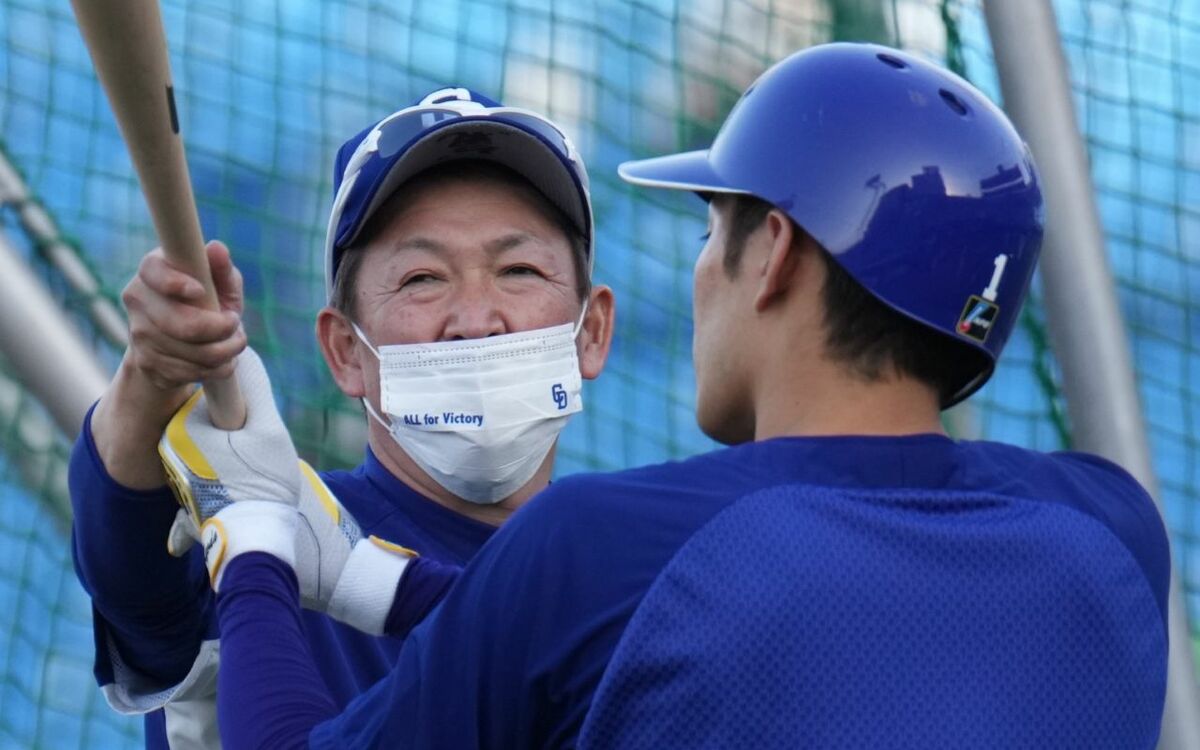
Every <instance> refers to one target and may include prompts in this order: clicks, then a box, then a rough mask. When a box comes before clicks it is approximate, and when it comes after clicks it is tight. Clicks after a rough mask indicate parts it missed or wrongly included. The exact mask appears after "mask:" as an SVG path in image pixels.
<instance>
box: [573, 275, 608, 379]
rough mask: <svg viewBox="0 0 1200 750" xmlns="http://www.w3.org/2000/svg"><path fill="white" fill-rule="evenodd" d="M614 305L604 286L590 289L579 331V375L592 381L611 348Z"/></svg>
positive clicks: (601, 367) (602, 365)
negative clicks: (585, 311)
mask: <svg viewBox="0 0 1200 750" xmlns="http://www.w3.org/2000/svg"><path fill="white" fill-rule="evenodd" d="M616 315H617V304H616V298H615V297H614V296H613V291H612V289H611V288H609V287H608V286H605V285H604V284H597V285H596V286H594V287H592V293H591V296H590V297H589V299H588V308H587V314H586V315H585V316H584V317H583V325H581V326H580V328H579V339H578V343H577V344H576V347H578V349H579V372H580V374H582V375H583V377H585V378H587V379H588V380H592V379H594V378H596V377H597V376H599V375H600V372H601V371H602V370H604V363H605V361H607V360H608V352H609V349H611V348H612V337H613V325H614V323H615V321H616Z"/></svg>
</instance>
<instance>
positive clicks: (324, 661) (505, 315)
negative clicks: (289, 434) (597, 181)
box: [70, 89, 613, 748]
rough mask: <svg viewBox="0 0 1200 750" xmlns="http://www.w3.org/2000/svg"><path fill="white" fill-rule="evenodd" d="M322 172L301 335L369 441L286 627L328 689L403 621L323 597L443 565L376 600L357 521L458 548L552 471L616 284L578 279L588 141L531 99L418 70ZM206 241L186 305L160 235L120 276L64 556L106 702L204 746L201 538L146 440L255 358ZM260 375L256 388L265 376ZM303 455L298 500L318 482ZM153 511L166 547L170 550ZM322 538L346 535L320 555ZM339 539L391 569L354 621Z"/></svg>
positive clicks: (588, 226)
mask: <svg viewBox="0 0 1200 750" xmlns="http://www.w3.org/2000/svg"><path fill="white" fill-rule="evenodd" d="M334 177H335V188H336V196H335V202H334V207H333V211H332V214H331V217H330V221H329V230H328V238H327V241H326V247H325V271H326V276H325V278H326V292H327V295H328V299H329V306H328V307H326V308H325V309H323V310H322V311H321V312H320V314H319V316H318V320H317V335H318V339H319V342H320V344H321V347H322V351H323V353H324V354H325V358H326V360H327V363H328V364H329V367H330V369H331V371H332V372H333V375H334V379H335V380H336V381H337V383H338V385H339V386H340V387H341V388H342V390H343V392H345V393H346V395H348V396H350V397H352V398H355V399H359V400H361V401H362V403H363V406H364V408H365V414H366V416H365V417H364V418H366V419H368V449H367V452H366V457H365V460H364V462H363V464H362V465H360V466H359V467H358V468H356V469H355V470H353V471H350V472H332V473H328V474H325V475H324V480H325V482H327V483H328V486H329V487H331V488H332V489H333V491H334V492H336V494H337V497H338V498H339V499H340V501H341V502H342V503H343V504H344V506H345V507H346V508H347V509H349V511H350V513H351V514H352V515H353V517H354V518H355V519H357V523H355V522H354V521H353V520H346V517H345V516H343V518H342V519H340V520H341V521H342V522H341V523H340V524H339V523H338V520H339V519H336V518H335V520H334V524H333V526H332V528H327V527H320V526H319V525H318V524H316V523H315V522H314V523H313V532H312V535H313V536H312V537H311V539H310V541H311V542H312V544H310V547H309V548H308V549H307V552H308V557H309V558H313V557H316V556H318V555H324V557H321V558H320V559H319V562H318V563H317V564H316V565H317V573H315V574H314V575H313V576H310V577H309V580H305V576H303V575H302V576H301V578H302V581H303V582H302V583H301V586H302V587H305V588H306V589H308V590H306V603H307V604H309V605H310V606H311V607H315V608H316V609H319V610H324V611H327V612H328V613H329V615H330V616H329V617H327V616H326V615H325V614H320V613H317V612H309V613H307V614H306V615H305V621H304V626H303V627H304V633H305V636H304V637H305V641H306V648H307V649H308V650H309V651H310V652H311V653H313V654H314V655H315V656H316V657H317V659H318V661H317V665H318V668H319V670H320V674H321V677H322V680H323V682H324V684H325V685H327V687H328V689H329V690H330V691H331V694H332V695H333V697H334V699H335V701H336V702H337V704H338V705H345V704H347V703H348V702H349V701H350V700H351V699H352V698H354V697H355V696H356V695H358V694H359V693H360V692H361V691H362V690H364V689H365V688H367V687H369V686H370V685H371V684H373V683H374V682H376V681H377V680H379V679H380V678H381V677H383V676H384V675H385V674H386V673H387V671H388V670H389V669H390V667H391V665H392V663H393V659H394V657H395V655H396V653H397V651H398V643H397V642H394V641H389V640H387V639H379V638H376V637H372V636H369V635H365V634H363V633H361V632H358V631H357V630H354V629H352V628H350V627H346V626H344V625H342V624H340V623H338V622H334V620H333V619H331V617H337V619H340V620H342V621H344V622H350V623H352V624H355V625H357V626H358V627H360V628H365V629H368V630H371V631H374V632H376V633H378V632H379V631H381V630H384V629H387V630H388V631H389V632H403V631H404V630H406V629H407V627H408V626H409V624H410V623H411V622H414V621H416V620H417V619H419V618H420V616H422V615H423V614H424V612H425V608H426V607H427V606H428V605H429V604H430V603H431V602H432V601H434V600H436V598H437V596H439V595H440V593H441V590H442V589H443V588H444V586H445V585H447V582H448V579H447V578H445V577H441V576H434V577H433V578H432V579H420V580H421V581H422V584H421V585H420V586H417V585H416V583H415V582H416V580H418V579H416V578H414V577H413V576H409V577H408V579H406V580H408V584H406V585H408V586H409V589H408V591H407V592H406V593H407V596H408V598H407V599H405V600H402V601H401V604H402V605H404V606H400V607H397V608H393V609H390V610H389V609H388V607H387V606H386V605H387V604H388V602H390V600H391V596H392V595H393V594H394V593H395V592H396V579H397V578H398V577H399V575H400V573H401V572H402V571H403V570H404V569H405V563H404V559H405V556H404V555H393V556H392V557H390V558H389V557H388V556H387V555H384V556H383V557H382V558H379V557H376V558H370V557H369V555H370V553H371V550H372V549H374V547H373V546H371V545H368V544H367V543H366V541H360V538H361V540H366V539H367V538H368V537H369V536H372V535H375V536H379V537H383V538H386V539H389V540H391V541H392V542H395V543H398V544H403V545H405V546H406V547H409V548H412V549H415V550H417V551H418V552H419V553H420V554H421V555H422V562H423V563H425V564H426V568H427V569H428V568H429V563H433V564H434V567H436V563H443V564H446V565H454V566H459V565H465V564H466V563H467V562H468V561H469V560H470V559H471V557H472V556H473V555H474V554H475V552H476V551H477V550H478V549H479V548H480V547H481V546H482V545H483V543H484V542H485V541H486V540H487V539H488V538H489V537H490V536H491V535H492V533H493V532H494V531H495V527H496V526H498V525H499V524H500V523H501V522H503V521H504V520H505V519H506V518H507V517H508V516H509V515H510V514H511V513H512V512H513V511H514V510H515V509H516V508H517V507H519V506H520V505H521V504H523V503H524V502H525V501H526V500H528V498H529V497H531V496H532V495H533V494H534V493H536V492H537V491H538V490H540V489H542V488H543V487H545V486H546V484H547V483H548V481H549V477H550V472H551V469H552V464H553V460H554V450H555V444H556V440H557V436H558V434H559V431H560V430H561V428H562V427H563V425H564V424H565V422H566V420H567V418H568V417H569V415H570V414H572V413H574V412H576V411H579V409H580V408H581V406H582V403H581V399H580V387H581V382H580V381H581V378H582V377H586V378H593V377H596V376H597V375H598V374H599V372H600V370H601V368H602V367H603V363H604V360H605V357H606V356H607V352H608V347H609V342H610V340H611V333H612V322H613V300H612V293H611V291H610V290H609V289H608V288H607V287H604V286H595V287H593V285H592V283H591V269H592V265H593V235H592V216H591V205H590V198H589V194H588V182H587V174H586V171H585V169H584V166H583V163H582V161H581V160H580V158H579V155H578V154H577V153H576V151H575V149H574V147H573V146H572V144H571V142H570V141H569V140H568V139H567V138H566V136H565V135H563V133H562V132H561V131H560V130H559V129H558V127H557V126H556V125H554V124H553V123H551V122H550V121H548V120H546V119H545V118H543V117H541V116H539V115H537V114H535V113H532V112H526V111H521V110H516V109H511V108H505V107H502V106H501V105H499V104H498V103H496V102H494V101H491V100H488V99H486V98H485V97H482V96H480V95H478V94H475V93H473V92H470V91H467V90H465V89H445V90H441V91H437V92H434V93H433V94H430V95H429V96H428V97H426V98H425V99H424V100H422V101H421V102H420V103H419V104H417V105H415V106H413V107H409V108H407V109H404V110H401V111H399V112H397V113H395V114H393V115H391V116H389V117H387V118H385V119H384V120H382V121H381V122H379V123H376V124H375V125H373V126H371V127H369V128H367V129H365V130H363V131H362V132H361V133H359V134H357V135H356V136H354V137H353V138H351V139H350V140H349V141H347V142H346V144H345V145H344V146H343V147H342V148H341V150H340V151H339V152H338V156H337V161H336V164H335V174H334ZM209 257H210V261H211V265H212V269H213V275H214V281H215V283H216V285H217V287H218V289H219V290H220V291H221V293H222V294H221V296H222V304H223V308H224V309H223V311H222V312H219V313H218V312H210V311H206V310H204V309H203V308H202V307H199V306H198V305H200V304H202V303H201V302H200V301H199V300H198V295H197V294H196V291H197V289H198V287H199V285H198V283H197V282H195V280H192V279H190V278H189V277H187V276H186V275H185V274H182V273H180V272H178V271H175V270H174V269H172V268H171V267H170V266H169V265H168V264H167V263H166V262H165V260H164V259H163V257H162V255H161V253H159V252H157V251H156V252H155V253H152V254H151V255H150V256H148V258H147V259H146V260H145V261H144V262H143V264H142V267H141V269H140V270H139V274H138V276H137V277H135V278H134V280H133V281H131V282H130V284H129V286H128V287H127V289H126V292H125V295H124V298H125V301H126V305H127V307H128V309H129V312H130V320H131V329H132V332H133V337H132V338H133V343H132V344H131V345H130V348H129V351H128V352H127V354H126V357H125V360H124V362H123V363H122V366H121V369H120V371H119V373H118V374H117V376H116V377H115V378H114V381H113V383H112V385H111V386H110V389H109V390H108V392H107V393H106V394H105V395H104V397H103V398H102V399H101V400H100V401H99V402H98V404H97V406H96V407H95V408H94V410H93V412H92V413H91V414H90V415H89V419H88V421H87V423H86V424H85V428H84V430H83V432H82V435H81V436H80V438H79V441H78V443H77V445H76V449H75V451H74V453H73V455H72V462H71V476H70V479H71V482H70V485H71V493H72V499H73V502H74V508H75V527H74V540H75V555H76V562H77V570H78V572H79V576H80V579H81V581H82V582H83V584H84V586H85V588H86V589H87V590H88V592H89V593H90V595H91V596H92V598H93V602H94V605H95V618H94V619H95V629H96V639H97V644H98V653H97V665H96V673H97V678H98V680H99V682H100V683H101V685H102V686H103V689H104V692H105V695H106V697H107V698H108V699H109V701H110V703H111V704H112V705H113V706H114V708H116V709H118V710H120V711H124V712H130V713H144V712H147V711H150V712H151V713H149V714H148V717H147V722H146V742H147V745H148V746H150V747H172V748H177V747H213V746H216V745H218V744H219V741H218V738H217V736H216V722H215V718H216V716H215V713H216V709H215V703H214V701H213V699H212V694H213V688H214V686H215V679H216V678H215V670H216V665H217V657H218V645H219V641H218V639H217V635H218V632H217V628H216V623H215V616H216V612H215V607H214V599H213V594H212V591H211V589H210V587H209V583H208V576H207V574H206V573H205V570H204V565H203V558H202V555H201V551H200V550H199V549H192V550H189V549H188V548H189V547H191V538H193V537H195V536H197V532H198V529H196V528H195V526H194V525H193V524H192V522H191V521H190V520H189V519H188V517H187V516H186V515H184V514H181V515H180V516H179V517H178V518H176V510H178V505H177V504H176V503H175V501H174V499H173V498H172V496H171V494H170V492H169V491H168V490H167V488H166V486H165V481H164V479H165V477H164V474H163V468H162V466H161V465H160V463H159V456H158V454H157V453H156V451H155V446H156V444H157V443H158V441H159V437H160V436H161V435H162V432H163V428H164V425H166V423H167V420H168V419H169V418H170V416H171V414H172V413H173V412H175V411H176V410H177V409H179V408H180V404H181V403H183V402H184V401H185V400H186V399H188V398H189V393H190V392H191V390H192V385H191V384H192V383H194V382H195V381H197V380H201V379H206V378H209V377H214V376H216V377H219V376H222V375H227V374H229V373H230V372H232V371H233V368H234V364H233V363H234V360H235V358H238V359H245V358H247V357H251V358H253V355H252V354H248V353H247V354H242V355H241V357H240V358H239V357H238V354H239V352H241V351H242V349H243V348H244V347H245V344H246V339H245V335H244V333H243V332H242V331H241V329H240V323H239V315H238V313H240V311H241V305H242V300H241V285H240V276H239V275H238V272H237V271H236V269H235V268H234V267H233V265H232V263H231V261H230V258H229V253H228V251H227V250H225V248H224V247H223V246H221V245H219V243H213V244H212V245H210V247H209ZM543 386H544V388H543ZM250 395H255V394H250ZM256 395H257V397H258V398H260V399H265V400H266V402H268V403H269V402H270V399H271V394H270V390H269V387H268V388H267V389H266V390H265V392H262V393H257V394H256ZM406 399H407V400H406ZM414 399H415V401H414ZM187 403H188V404H192V403H194V400H193V401H189V402H187ZM514 404H515V405H514ZM185 408H191V407H190V406H185ZM272 411H273V410H272ZM413 415H419V420H418V423H417V424H413V420H412V417H413ZM446 415H449V417H447V416H446ZM277 425H278V427H279V429H282V423H281V422H280V423H277ZM189 444H190V436H189V435H188V434H187V431H186V430H181V431H177V432H176V433H175V434H174V435H173V436H172V437H171V439H170V440H166V441H164V449H165V450H164V455H165V456H166V457H169V458H174V459H176V463H177V464H178V465H179V466H180V467H182V470H183V471H186V470H187V468H188V466H187V456H188V455H189V451H188V450H187V447H188V445H189ZM242 445H243V447H244V448H246V450H247V452H248V453H249V454H251V455H253V454H265V453H270V452H272V451H274V450H275V449H274V448H272V447H271V445H272V444H271V443H270V442H269V441H268V442H264V443H257V444H256V443H255V441H254V440H250V441H246V442H244V443H243V444H242ZM286 448H287V450H291V448H290V442H289V443H288V444H287V445H286ZM276 452H277V451H276ZM285 452H286V451H285ZM192 453H194V451H192ZM291 455H292V463H291V465H290V467H289V468H290V470H291V471H292V472H293V473H294V472H295V466H296V464H295V461H296V459H295V456H294V452H293V453H292V454H291ZM181 456H182V459H181V458H180V457H181ZM307 476H308V480H309V481H308V482H307V483H306V484H305V487H306V492H307V493H308V494H307V495H306V498H307V500H308V501H310V502H312V503H319V502H320V500H319V499H318V497H319V496H322V495H323V496H324V497H325V499H326V500H328V493H327V492H326V491H325V490H324V486H323V485H322V483H321V482H320V481H319V480H317V479H316V477H315V475H313V474H312V473H311V471H310V472H308V474H307ZM327 507H336V506H334V505H332V504H327ZM173 521H174V525H172V523H173ZM327 526H328V524H327ZM168 529H170V539H171V544H172V545H173V550H172V551H173V552H174V553H176V554H177V555H180V556H179V557H172V556H169V555H168V554H167V552H166V548H167V541H168ZM329 535H332V536H329ZM331 539H336V540H338V543H339V544H340V545H341V547H342V548H345V549H342V550H341V552H340V553H339V554H333V553H330V552H329V550H328V549H326V547H327V546H328V545H330V544H332V542H331V541H330V540H331ZM356 542H359V544H360V545H361V546H356V547H354V549H355V550H357V552H361V553H363V554H367V555H368V558H366V559H367V560H368V562H367V563H362V564H360V567H362V570H359V573H360V578H361V579H362V581H363V583H362V585H363V586H367V584H370V585H375V586H384V587H385V588H386V587H387V581H388V580H390V581H391V584H390V590H387V591H385V593H384V595H383V596H384V597H385V598H382V599H380V601H382V602H383V605H384V606H382V607H376V608H375V609H374V610H371V611H370V612H368V615H369V616H368V620H370V622H369V623H365V622H364V621H363V620H361V617H362V612H361V611H360V612H359V613H358V617H359V618H360V619H357V620H356V619H355V618H354V616H348V613H347V611H346V607H345V606H343V605H342V604H339V601H340V600H339V599H338V593H337V591H336V590H335V589H334V586H335V585H336V584H331V583H330V581H335V582H338V583H340V582H341V581H342V580H343V579H341V578H339V574H340V573H341V571H342V570H343V567H342V566H344V565H346V564H347V561H350V562H349V564H350V566H351V567H353V566H354V565H355V564H356V563H354V562H353V561H355V560H360V559H364V558H362V555H359V554H357V553H350V552H348V548H349V547H351V546H353V545H355V543H356ZM310 572H311V571H310ZM322 576H323V577H324V578H323V579H322ZM322 580H324V583H320V581H322ZM368 588H369V586H368ZM356 594H357V595H358V596H362V595H363V590H362V589H361V587H360V589H357V590H356ZM345 596H346V595H343V598H345ZM385 618H386V622H385ZM160 709H162V710H160Z"/></svg>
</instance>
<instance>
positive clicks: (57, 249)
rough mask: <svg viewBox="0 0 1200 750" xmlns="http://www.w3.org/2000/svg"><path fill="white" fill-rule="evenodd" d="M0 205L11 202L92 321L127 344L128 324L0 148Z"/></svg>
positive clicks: (105, 333) (119, 343) (114, 340)
mask: <svg viewBox="0 0 1200 750" xmlns="http://www.w3.org/2000/svg"><path fill="white" fill-rule="evenodd" d="M0 205H11V206H12V207H13V208H14V210H15V211H16V214H17V218H18V219H19V220H20V222H21V227H22V228H23V229H24V230H25V232H26V233H27V234H28V235H29V236H30V238H32V239H33V241H34V242H35V243H36V244H37V248H38V251H39V252H40V253H41V254H42V256H43V257H45V258H46V261H47V262H49V263H50V265H52V266H53V267H54V268H55V269H56V270H57V271H58V273H59V274H61V275H62V278H63V281H65V282H66V283H67V286H69V287H70V288H71V290H72V291H73V292H75V293H76V294H78V295H79V296H80V297H82V298H83V299H85V300H86V301H87V310H88V315H90V316H91V319H92V323H93V324H94V325H95V326H96V330H98V331H99V332H100V333H101V334H102V335H103V336H104V337H105V338H106V339H108V341H109V342H110V343H111V344H113V345H114V346H116V347H118V348H120V349H124V348H125V347H126V346H127V345H128V344H129V327H128V325H127V324H126V323H125V316H124V315H123V314H122V313H121V311H120V310H119V309H118V308H117V306H116V305H114V304H113V303H112V302H111V301H110V300H109V299H108V298H107V297H105V296H104V295H102V294H100V282H99V280H97V279H96V276H95V274H93V273H92V271H91V269H89V268H88V267H87V264H85V263H84V262H83V259H82V258H81V257H79V251H78V250H76V249H75V248H74V247H72V246H71V245H69V244H68V243H67V242H66V241H65V240H64V239H63V238H62V233H61V232H59V231H58V225H57V224H55V223H54V219H53V218H51V216H50V214H49V213H48V212H47V211H46V209H45V208H43V207H42V205H41V204H40V203H38V202H37V201H36V200H34V199H33V197H32V196H31V194H30V192H29V186H28V185H26V184H25V181H24V180H23V179H21V175H20V173H18V172H17V168H16V167H14V166H13V165H12V163H11V162H10V161H9V160H8V157H7V156H6V155H5V153H4V151H3V149H0Z"/></svg>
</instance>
